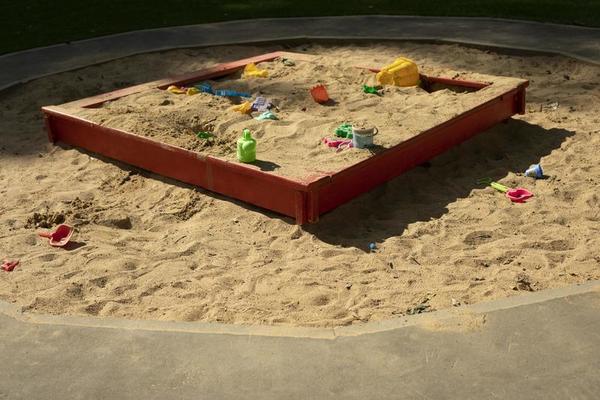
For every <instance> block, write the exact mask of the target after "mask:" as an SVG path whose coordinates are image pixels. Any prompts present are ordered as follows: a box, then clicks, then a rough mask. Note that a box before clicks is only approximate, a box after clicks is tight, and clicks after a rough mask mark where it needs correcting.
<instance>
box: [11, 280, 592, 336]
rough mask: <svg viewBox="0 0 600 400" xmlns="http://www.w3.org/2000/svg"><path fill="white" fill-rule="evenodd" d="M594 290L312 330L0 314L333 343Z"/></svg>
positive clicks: (44, 321)
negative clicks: (347, 338)
mask: <svg viewBox="0 0 600 400" xmlns="http://www.w3.org/2000/svg"><path fill="white" fill-rule="evenodd" d="M595 291H600V280H594V281H589V282H586V283H583V284H575V285H570V286H566V287H563V288H556V289H547V290H542V291H539V292H533V293H526V294H523V295H517V296H513V297H508V298H502V299H497V300H493V301H489V302H482V303H477V304H473V305H467V306H461V307H456V308H449V309H443V310H439V311H433V312H429V313H424V314H417V315H407V316H403V317H400V318H395V319H388V320H383V321H374V322H367V323H364V324H359V325H351V326H341V327H334V328H310V327H292V326H280V325H239V324H223V323H216V322H176V321H146V320H128V319H109V318H100V317H86V316H61V315H48V314H34V313H28V312H23V311H22V309H21V307H19V306H17V305H14V304H10V303H7V302H5V301H0V314H4V315H6V316H9V317H12V318H14V319H16V320H18V321H22V322H27V323H32V324H41V325H55V326H78V327H88V328H109V329H126V330H142V331H160V332H179V333H182V332H184V333H201V334H226V335H236V336H270V337H293V338H310V339H329V340H333V339H336V338H339V337H349V336H359V335H365V334H372V333H379V332H386V331H391V330H396V329H401V328H406V327H411V326H418V325H422V324H424V323H425V324H426V323H431V322H437V323H439V324H441V325H444V324H451V323H452V322H453V321H459V322H460V320H461V318H464V316H465V315H471V316H478V315H480V316H481V315H485V314H487V313H491V312H494V311H500V310H506V309H511V308H517V307H523V306H529V305H533V304H539V303H543V302H546V301H549V300H554V299H560V298H567V297H570V296H575V295H580V294H583V293H590V292H595Z"/></svg>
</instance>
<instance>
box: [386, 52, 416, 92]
mask: <svg viewBox="0 0 600 400" xmlns="http://www.w3.org/2000/svg"><path fill="white" fill-rule="evenodd" d="M376 78H377V82H378V83H379V84H381V85H394V86H416V85H418V84H419V68H418V67H417V64H415V63H414V62H412V61H411V60H409V59H408V58H404V57H399V58H397V59H396V60H395V61H394V62H393V63H392V64H390V65H386V66H385V67H383V68H381V70H380V71H379V72H378V73H377V76H376Z"/></svg>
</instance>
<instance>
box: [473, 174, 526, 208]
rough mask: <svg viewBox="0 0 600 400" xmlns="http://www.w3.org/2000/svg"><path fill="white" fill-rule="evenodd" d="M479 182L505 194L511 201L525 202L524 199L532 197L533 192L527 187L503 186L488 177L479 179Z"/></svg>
mask: <svg viewBox="0 0 600 400" xmlns="http://www.w3.org/2000/svg"><path fill="white" fill-rule="evenodd" d="M479 183H485V184H486V185H489V186H491V187H493V188H494V189H496V190H497V191H499V192H502V193H504V194H506V197H508V198H509V199H510V201H512V202H513V203H525V201H526V200H527V199H530V198H532V197H533V193H531V192H530V191H529V190H527V189H523V188H515V189H511V188H509V187H508V186H504V185H503V184H501V183H498V182H494V181H492V180H491V179H490V178H484V179H481V180H480V181H479Z"/></svg>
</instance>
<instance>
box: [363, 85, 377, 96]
mask: <svg viewBox="0 0 600 400" xmlns="http://www.w3.org/2000/svg"><path fill="white" fill-rule="evenodd" d="M362 90H363V92H365V93H368V94H375V95H377V96H381V93H379V89H378V88H377V86H369V85H363V87H362Z"/></svg>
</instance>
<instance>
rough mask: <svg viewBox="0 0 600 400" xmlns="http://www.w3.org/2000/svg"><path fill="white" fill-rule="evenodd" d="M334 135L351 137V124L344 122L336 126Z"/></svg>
mask: <svg viewBox="0 0 600 400" xmlns="http://www.w3.org/2000/svg"><path fill="white" fill-rule="evenodd" d="M335 136H337V137H342V138H347V139H352V125H351V124H349V123H347V122H344V123H343V124H341V125H340V126H338V127H337V128H335Z"/></svg>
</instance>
